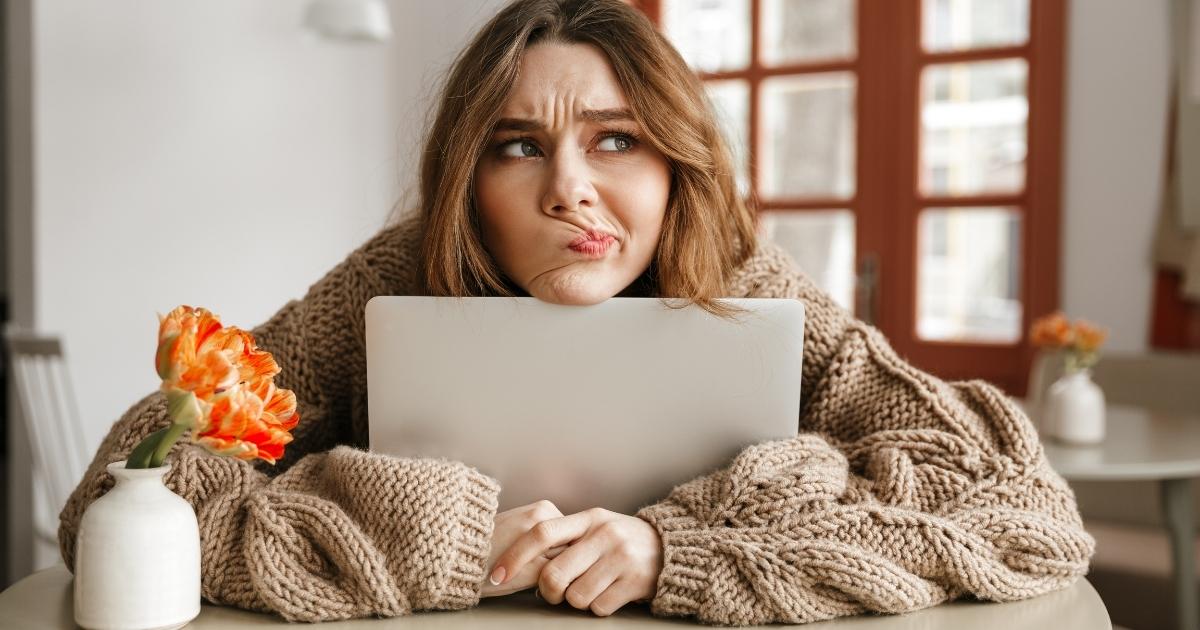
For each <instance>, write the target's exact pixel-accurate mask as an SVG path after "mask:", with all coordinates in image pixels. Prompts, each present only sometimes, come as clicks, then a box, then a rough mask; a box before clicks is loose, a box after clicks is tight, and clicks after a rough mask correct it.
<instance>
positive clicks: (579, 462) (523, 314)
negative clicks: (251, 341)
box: [366, 296, 804, 514]
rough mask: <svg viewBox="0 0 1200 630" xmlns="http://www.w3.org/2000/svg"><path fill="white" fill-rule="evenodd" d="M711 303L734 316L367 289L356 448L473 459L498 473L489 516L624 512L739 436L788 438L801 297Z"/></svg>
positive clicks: (727, 450)
mask: <svg viewBox="0 0 1200 630" xmlns="http://www.w3.org/2000/svg"><path fill="white" fill-rule="evenodd" d="M725 302H728V303H732V304H735V305H737V306H739V307H741V308H743V309H746V310H747V311H748V312H747V313H744V314H742V315H739V316H738V318H737V320H736V321H730V320H726V319H722V318H719V317H716V316H713V315H711V314H709V313H708V312H706V311H704V310H702V309H700V308H698V307H695V306H686V307H684V308H674V309H673V308H669V307H668V306H666V305H665V304H664V303H663V302H662V301H661V300H658V299H648V298H612V299H609V300H606V301H605V302H602V303H600V304H597V305H594V306H583V307H580V306H562V305H556V304H550V303H546V302H542V301H540V300H537V299H536V298H435V297H396V296H388V297H385V296H380V297H376V298H373V299H372V300H371V301H370V302H369V303H368V304H367V313H366V317H367V322H366V324H367V339H366V341H367V384H368V414H369V425H370V429H369V431H370V435H369V439H370V448H371V450H373V451H376V452H381V453H387V454H391V455H397V456H419V457H445V458H449V459H452V460H457V461H461V462H465V463H467V464H469V465H471V466H474V467H475V468H478V469H479V470H480V471H481V472H483V473H485V474H487V475H490V476H492V477H494V478H496V479H497V480H498V481H499V482H500V483H501V486H502V492H501V495H500V507H501V509H502V510H503V509H508V508H511V507H516V506H519V505H524V504H526V503H531V502H533V501H537V500H539V499H549V500H551V501H553V502H554V503H555V505H557V506H558V507H559V509H560V510H562V511H563V513H571V512H576V511H579V510H583V509H586V508H590V507H604V508H608V509H611V510H615V511H619V512H624V513H627V514H632V513H633V512H634V511H636V510H637V509H638V508H639V507H641V506H643V505H646V504H649V503H652V502H654V501H655V500H658V499H660V498H662V497H665V496H666V495H667V493H669V492H670V490H671V488H673V487H674V486H675V485H677V484H679V483H682V482H685V481H687V480H689V479H691V478H693V477H696V476H698V475H700V474H703V473H705V472H708V471H710V470H713V469H715V468H719V467H721V466H723V465H725V464H726V463H728V462H729V460H730V459H731V458H732V457H733V456H734V455H736V454H737V452H738V451H739V450H740V449H742V448H743V447H744V446H746V445H749V444H753V443H757V442H762V441H765V440H770V439H779V438H787V437H792V436H794V435H796V432H797V428H798V422H799V414H800V362H801V354H802V350H803V343H804V305H803V304H802V303H801V302H799V301H796V300H783V299H778V300H777V299H730V300H725ZM675 304H676V305H679V306H682V305H683V304H684V303H683V302H682V301H676V302H675Z"/></svg>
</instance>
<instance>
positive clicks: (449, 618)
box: [0, 564, 1112, 630]
mask: <svg viewBox="0 0 1200 630" xmlns="http://www.w3.org/2000/svg"><path fill="white" fill-rule="evenodd" d="M71 579H72V578H71V574H70V572H68V571H67V567H66V565H63V564H58V565H56V566H53V567H50V568H49V569H45V570H43V571H38V572H37V573H34V574H33V575H30V576H28V577H26V578H25V579H23V580H21V581H19V582H17V583H16V584H13V585H12V586H11V587H9V589H8V590H6V591H4V592H3V593H0V629H3V630H8V629H10V628H12V629H14V630H15V629H17V628H20V629H21V630H41V629H43V628H74V627H75V623H74V617H73V609H72V595H73V593H72V581H71ZM285 623H286V622H284V621H283V620H282V619H280V618H278V617H273V616H270V615H261V614H256V613H251V612H246V611H243V610H237V609H234V608H225V607H220V606H209V605H207V604H205V605H203V606H201V609H200V616H199V617H197V618H196V619H195V620H194V621H192V623H191V624H189V625H188V626H187V628H188V629H192V628H195V629H196V630H201V629H204V628H222V629H224V628H231V629H237V628H266V627H279V626H283V625H285ZM667 625H675V626H684V625H686V626H690V627H692V628H703V627H704V626H701V625H700V624H697V623H696V622H694V621H689V620H685V619H658V618H654V617H651V616H650V613H649V610H648V608H647V607H646V606H644V605H639V606H635V605H630V606H626V607H625V608H622V609H621V610H620V611H619V612H618V613H617V614H615V615H613V616H611V617H603V618H602V617H595V616H593V615H592V614H591V613H588V612H585V611H581V610H575V609H573V608H571V607H570V606H568V605H565V604H564V605H562V606H549V605H547V604H545V603H544V602H541V601H539V600H537V599H535V598H534V597H533V595H531V594H530V593H529V592H528V591H526V592H524V593H519V594H517V595H511V596H509V597H503V598H499V599H485V600H483V601H482V602H481V603H480V605H479V607H478V608H473V609H470V610H464V611H459V612H431V613H418V614H416V615H413V616H411V617H396V618H392V619H356V620H353V621H337V622H327V623H322V624H320V626H319V628H320V630H327V629H328V630H334V629H337V630H344V629H346V628H354V629H356V630H366V629H368V628H370V629H373V630H381V629H383V628H445V629H449V630H453V629H458V628H513V629H517V628H520V629H525V628H585V627H586V628H592V629H597V628H600V629H608V628H620V629H623V630H634V629H637V628H662V627H665V626H667ZM769 627H770V628H804V629H805V630H826V629H828V628H835V629H836V630H916V629H918V628H919V629H920V630H939V629H944V630H961V629H962V628H971V629H972V630H1013V629H1014V628H1054V629H1055V630H1098V629H1105V630H1111V628H1112V622H1111V621H1110V620H1109V618H1108V610H1106V609H1105V608H1104V603H1103V602H1102V601H1100V595H1098V594H1097V593H1096V589H1094V588H1092V585H1091V584H1090V583H1088V581H1087V580H1085V579H1082V578H1081V579H1080V580H1078V581H1077V582H1076V583H1075V584H1074V585H1073V586H1072V587H1070V588H1067V589H1064V590H1061V591H1057V592H1054V593H1048V594H1046V595H1043V596H1041V597H1035V598H1033V599H1027V600H1023V601H1019V602H1009V603H1004V604H995V603H986V602H966V601H959V602H952V603H949V604H943V605H941V606H935V607H933V608H928V609H926V610H920V611H917V612H913V613H909V614H906V615H869V616H868V615H863V616H858V617H845V618H842V619H833V620H830V621H820V622H816V623H810V624H805V625H797V626H769Z"/></svg>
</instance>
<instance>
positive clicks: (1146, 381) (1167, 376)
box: [1027, 351, 1200, 416]
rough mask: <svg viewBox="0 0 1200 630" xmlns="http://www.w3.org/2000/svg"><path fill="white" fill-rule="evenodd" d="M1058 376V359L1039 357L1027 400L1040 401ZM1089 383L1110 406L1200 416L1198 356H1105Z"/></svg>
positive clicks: (1031, 377) (1060, 372)
mask: <svg viewBox="0 0 1200 630" xmlns="http://www.w3.org/2000/svg"><path fill="white" fill-rule="evenodd" d="M1061 374H1062V364H1061V359H1059V358H1058V357H1056V355H1053V354H1039V355H1038V357H1037V358H1036V359H1035V360H1034V364H1033V369H1032V370H1031V371H1030V375H1029V392H1028V393H1027V397H1028V398H1029V400H1031V401H1035V402H1036V401H1037V400H1040V398H1041V396H1042V395H1044V394H1045V391H1046V388H1048V387H1049V386H1050V384H1051V383H1053V382H1054V380H1055V379H1057V378H1058V377H1059V376H1060V375H1061ZM1092 380H1094V381H1095V382H1096V384H1097V385H1099V386H1100V388H1101V389H1103V390H1104V397H1105V400H1107V401H1108V402H1110V403H1113V404H1118V405H1133V406H1137V407H1145V408H1147V409H1155V410H1157V411H1162V412H1165V413H1176V414H1182V415H1192V416H1196V415H1200V354H1194V353H1193V354H1186V353H1181V352H1158V351H1156V352H1150V353H1145V354H1134V353H1106V354H1104V355H1103V356H1102V357H1101V358H1100V361H1099V362H1098V363H1097V364H1096V365H1095V367H1093V368H1092Z"/></svg>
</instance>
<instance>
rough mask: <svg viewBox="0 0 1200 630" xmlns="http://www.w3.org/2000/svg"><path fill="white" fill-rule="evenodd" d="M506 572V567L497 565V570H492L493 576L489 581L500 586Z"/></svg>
mask: <svg viewBox="0 0 1200 630" xmlns="http://www.w3.org/2000/svg"><path fill="white" fill-rule="evenodd" d="M504 574H505V571H504V567H496V570H495V571H492V576H491V577H489V578H488V581H489V582H491V583H492V586H500V583H501V582H503V581H504Z"/></svg>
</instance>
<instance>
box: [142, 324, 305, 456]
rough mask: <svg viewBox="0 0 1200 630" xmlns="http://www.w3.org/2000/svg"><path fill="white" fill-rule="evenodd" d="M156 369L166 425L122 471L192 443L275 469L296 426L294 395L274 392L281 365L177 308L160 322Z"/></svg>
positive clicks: (243, 339)
mask: <svg viewBox="0 0 1200 630" xmlns="http://www.w3.org/2000/svg"><path fill="white" fill-rule="evenodd" d="M155 368H156V369H157V371H158V375H159V377H160V378H161V379H162V391H163V392H164V393H165V394H166V396H167V404H168V413H169V415H170V416H171V420H172V423H171V426H169V427H167V428H166V429H162V430H160V431H158V432H156V433H154V434H152V435H150V436H149V437H147V438H146V439H144V440H142V442H141V443H139V444H138V446H137V447H135V448H134V450H133V452H132V453H131V454H130V456H129V458H128V462H127V463H126V467H127V468H146V467H156V466H159V465H161V464H162V461H163V459H164V458H165V457H166V454H167V452H168V451H169V450H170V448H171V445H172V444H174V442H175V441H176V440H177V439H178V438H179V437H180V435H182V433H183V432H185V431H188V430H191V431H192V440H193V441H194V442H196V443H197V444H200V445H201V446H203V447H205V448H206V449H208V450H209V451H211V452H213V453H216V454H218V455H229V456H233V457H238V458H241V459H246V460H252V459H255V458H259V459H262V460H264V461H267V462H270V463H272V464H274V463H275V462H276V460H278V459H279V458H281V457H283V451H284V446H285V445H287V444H288V443H289V442H291V441H292V435H291V433H289V431H291V430H292V429H293V428H295V427H296V425H297V424H298V423H299V422H300V416H299V414H298V413H296V395H295V394H294V393H293V392H292V391H290V390H287V389H281V388H279V387H276V386H275V382H274V379H275V376H276V375H277V374H279V372H280V367H279V365H278V364H277V363H276V362H275V359H274V357H272V356H271V353H269V352H266V351H263V350H259V349H258V346H257V345H256V344H255V342H254V337H253V335H251V334H250V333H248V332H246V331H244V330H241V329H240V328H236V327H233V326H230V327H228V328H226V327H222V326H221V322H220V320H219V319H218V318H217V317H216V316H215V315H213V314H212V313H210V312H209V311H207V310H205V309H203V308H192V307H190V306H180V307H178V308H176V309H175V310H173V311H171V312H170V313H168V314H167V315H166V316H159V327H158V349H157V351H156V353H155Z"/></svg>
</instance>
